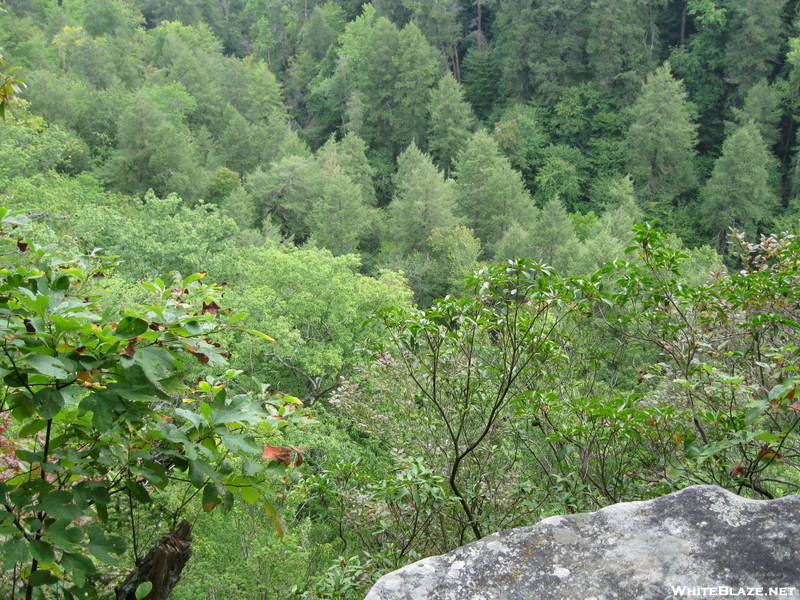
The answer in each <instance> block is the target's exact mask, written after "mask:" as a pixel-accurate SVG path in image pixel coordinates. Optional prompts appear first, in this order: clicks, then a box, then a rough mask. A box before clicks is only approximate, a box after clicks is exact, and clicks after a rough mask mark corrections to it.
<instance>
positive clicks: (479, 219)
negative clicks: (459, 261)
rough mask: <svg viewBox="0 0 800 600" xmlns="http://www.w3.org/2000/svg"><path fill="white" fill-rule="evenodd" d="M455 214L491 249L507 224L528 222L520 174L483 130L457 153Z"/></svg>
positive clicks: (527, 204) (529, 210)
mask: <svg viewBox="0 0 800 600" xmlns="http://www.w3.org/2000/svg"><path fill="white" fill-rule="evenodd" d="M454 174H455V178H456V181H457V183H458V187H457V193H456V201H457V203H458V213H457V214H458V215H459V216H461V217H462V218H463V220H464V224H465V225H466V226H467V227H469V228H470V229H472V230H473V231H474V232H475V235H476V236H477V237H478V239H480V240H481V244H482V245H483V248H484V251H486V252H491V251H492V249H493V247H494V245H495V244H496V243H497V242H498V241H499V240H500V238H501V237H502V236H503V234H504V233H505V231H506V230H507V229H508V227H509V226H510V225H511V224H512V223H513V222H517V223H520V224H522V225H523V226H524V225H526V224H528V223H530V218H531V216H532V214H533V211H532V202H531V198H530V195H529V194H528V192H527V191H526V190H525V187H524V185H523V183H522V177H521V176H520V174H519V173H518V172H517V171H514V169H512V168H511V165H510V164H509V162H508V159H506V158H505V157H504V156H503V155H502V154H501V153H500V148H499V147H498V145H497V142H495V141H494V139H493V138H492V136H491V135H489V134H488V133H486V132H485V131H477V132H476V133H475V134H474V135H473V136H472V138H471V139H470V140H469V142H468V143H467V145H466V147H465V148H464V150H462V152H461V153H460V154H459V155H458V160H457V161H456V166H455V171H454Z"/></svg>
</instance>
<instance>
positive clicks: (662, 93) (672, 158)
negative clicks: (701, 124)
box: [623, 63, 697, 200]
mask: <svg viewBox="0 0 800 600" xmlns="http://www.w3.org/2000/svg"><path fill="white" fill-rule="evenodd" d="M630 114H631V119H632V123H631V126H630V128H629V129H628V133H627V135H626V137H625V140H624V142H623V144H624V148H625V150H626V153H627V158H628V161H627V162H628V169H629V172H630V174H631V175H632V176H633V179H634V182H635V183H636V185H637V187H639V189H640V190H641V193H642V194H643V195H645V196H648V197H659V198H662V199H667V200H669V199H672V198H674V197H675V196H677V195H678V194H681V193H682V192H685V191H687V190H689V189H691V188H692V187H694V186H695V185H696V183H697V176H696V174H695V167H694V157H695V150H694V146H695V144H696V143H697V125H695V124H694V123H693V122H692V111H691V107H690V105H689V103H688V102H687V100H686V91H685V90H684V88H683V84H682V83H681V82H680V81H677V80H676V79H675V78H674V77H673V76H672V73H671V72H670V66H669V63H665V64H664V65H663V66H661V67H659V68H658V69H656V71H655V73H653V74H652V75H650V76H649V77H648V78H647V82H646V83H645V84H644V86H643V87H642V91H641V93H640V94H639V97H638V99H637V100H636V103H635V104H634V105H633V106H632V107H631V111H630Z"/></svg>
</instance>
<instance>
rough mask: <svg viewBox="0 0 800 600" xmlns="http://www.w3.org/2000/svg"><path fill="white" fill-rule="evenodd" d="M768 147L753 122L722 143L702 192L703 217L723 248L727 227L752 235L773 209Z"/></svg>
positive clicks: (773, 200) (775, 199) (773, 198)
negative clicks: (720, 152) (768, 167)
mask: <svg viewBox="0 0 800 600" xmlns="http://www.w3.org/2000/svg"><path fill="white" fill-rule="evenodd" d="M770 160H771V156H770V153H769V151H768V150H767V146H766V144H765V143H764V140H763V139H762V138H761V134H760V133H759V132H758V127H757V126H756V124H755V123H754V122H753V121H750V122H749V123H747V124H746V125H745V126H744V127H742V128H740V129H738V130H737V131H735V132H734V133H733V134H731V136H730V137H728V138H727V139H726V140H725V143H724V144H723V145H722V155H721V156H720V157H719V158H718V159H717V162H716V163H715V164H714V170H713V171H712V172H711V177H710V178H709V180H708V183H707V184H706V186H705V188H704V190H703V197H704V201H703V216H704V218H705V221H706V224H707V226H708V228H709V230H711V231H712V233H713V234H714V235H715V236H716V239H717V243H718V246H719V248H721V249H724V241H725V236H726V234H727V232H728V229H729V228H730V227H734V228H736V229H739V230H741V231H745V232H747V233H748V234H750V235H751V236H752V235H754V234H755V229H756V226H757V225H758V223H759V221H761V220H762V219H764V217H766V216H767V215H768V214H769V213H770V211H771V210H772V209H773V208H774V207H775V205H776V203H777V198H776V196H775V194H774V192H773V191H772V189H771V188H770V185H769V172H768V169H767V165H768V163H769V161H770Z"/></svg>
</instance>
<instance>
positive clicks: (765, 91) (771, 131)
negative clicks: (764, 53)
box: [729, 79, 783, 148]
mask: <svg viewBox="0 0 800 600" xmlns="http://www.w3.org/2000/svg"><path fill="white" fill-rule="evenodd" d="M731 111H732V112H733V116H734V119H735V120H736V125H738V126H739V127H741V126H743V125H746V124H747V123H748V122H750V121H753V122H754V123H755V124H756V127H758V131H759V133H760V134H761V137H762V138H763V139H764V142H766V144H767V147H768V148H772V147H774V146H775V144H777V143H778V140H779V139H780V135H781V134H780V129H779V127H778V126H779V123H780V120H781V117H782V116H783V107H782V106H781V98H780V94H779V93H778V91H777V90H776V89H775V88H773V87H770V85H769V83H767V80H766V79H762V80H761V81H759V82H758V83H757V84H755V85H754V86H753V87H751V88H750V91H748V92H747V96H745V99H744V106H743V107H742V108H741V109H739V108H735V107H734V108H732V109H731ZM729 133H731V132H730V131H729Z"/></svg>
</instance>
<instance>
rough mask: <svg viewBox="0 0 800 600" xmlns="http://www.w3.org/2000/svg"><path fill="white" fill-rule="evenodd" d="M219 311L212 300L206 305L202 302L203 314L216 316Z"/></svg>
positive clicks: (217, 305)
mask: <svg viewBox="0 0 800 600" xmlns="http://www.w3.org/2000/svg"><path fill="white" fill-rule="evenodd" d="M219 310H220V306H219V304H217V303H216V302H214V301H213V300H212V301H211V302H209V303H208V304H206V303H205V302H203V310H202V313H203V314H209V315H216V314H218V313H219Z"/></svg>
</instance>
